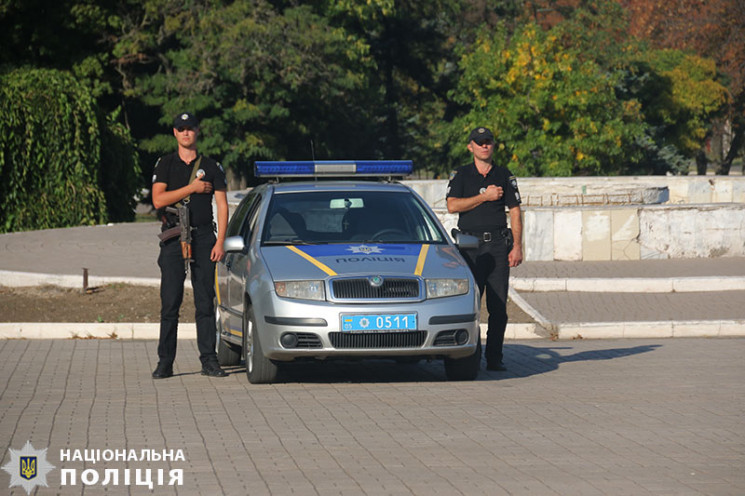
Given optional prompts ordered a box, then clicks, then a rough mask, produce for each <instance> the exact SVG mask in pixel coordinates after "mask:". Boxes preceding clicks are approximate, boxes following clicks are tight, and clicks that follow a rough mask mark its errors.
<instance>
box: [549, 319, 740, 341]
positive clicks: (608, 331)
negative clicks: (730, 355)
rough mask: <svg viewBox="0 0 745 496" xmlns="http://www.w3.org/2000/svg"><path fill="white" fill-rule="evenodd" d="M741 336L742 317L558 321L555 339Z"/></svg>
mask: <svg viewBox="0 0 745 496" xmlns="http://www.w3.org/2000/svg"><path fill="white" fill-rule="evenodd" d="M735 336H745V320H691V321H659V322H592V323H562V324H559V325H557V326H556V338H557V339H622V338H691V337H712V338H713V337H735Z"/></svg>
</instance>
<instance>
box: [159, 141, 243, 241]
mask: <svg viewBox="0 0 745 496" xmlns="http://www.w3.org/2000/svg"><path fill="white" fill-rule="evenodd" d="M201 157H202V162H201V163H200V164H199V169H201V170H203V171H204V176H202V181H206V182H209V183H212V186H213V191H214V190H226V189H227V185H228V182H227V180H226V179H225V171H224V170H223V168H222V165H220V164H219V163H217V162H215V161H214V160H212V159H211V158H209V157H206V156H204V155H202V156H201ZM197 159H198V157H197ZM197 159H194V161H192V162H189V163H188V164H187V163H186V162H184V161H183V160H181V158H180V157H179V156H178V152H174V153H171V154H169V155H165V156H163V157H161V158H159V159H158V162H157V163H156V164H155V170H153V184H155V183H166V185H167V186H166V191H173V190H176V189H179V188H183V187H184V186H186V185H187V184H189V182H190V181H189V179H191V172H192V170H193V169H194V162H195V161H196V160H197ZM212 195H213V193H212V192H210V193H192V194H191V196H190V197H189V221H190V223H191V225H192V227H200V226H207V225H210V224H212Z"/></svg>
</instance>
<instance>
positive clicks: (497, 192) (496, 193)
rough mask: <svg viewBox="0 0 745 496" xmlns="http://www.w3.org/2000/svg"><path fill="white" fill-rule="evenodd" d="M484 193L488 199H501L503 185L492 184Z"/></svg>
mask: <svg viewBox="0 0 745 496" xmlns="http://www.w3.org/2000/svg"><path fill="white" fill-rule="evenodd" d="M484 195H485V196H486V200H487V201H495V200H499V199H500V198H502V187H501V186H495V185H493V184H490V185H489V186H487V187H486V190H485V191H484Z"/></svg>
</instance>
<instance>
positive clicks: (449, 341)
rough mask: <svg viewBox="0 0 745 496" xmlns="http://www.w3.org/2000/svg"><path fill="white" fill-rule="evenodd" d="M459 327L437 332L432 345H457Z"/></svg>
mask: <svg viewBox="0 0 745 496" xmlns="http://www.w3.org/2000/svg"><path fill="white" fill-rule="evenodd" d="M456 332H458V330H457V329H451V330H449V331H441V332H438V333H437V336H436V337H435V340H434V342H433V343H432V346H455V345H456V344H457V343H456V342H455V333H456Z"/></svg>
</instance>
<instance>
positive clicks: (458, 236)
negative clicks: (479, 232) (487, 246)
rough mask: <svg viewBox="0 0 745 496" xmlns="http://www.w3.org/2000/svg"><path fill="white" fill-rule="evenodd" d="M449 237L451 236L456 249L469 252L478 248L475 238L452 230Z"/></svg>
mask: <svg viewBox="0 0 745 496" xmlns="http://www.w3.org/2000/svg"><path fill="white" fill-rule="evenodd" d="M451 235H452V236H453V241H454V242H455V245H456V246H457V247H458V248H461V249H464V250H470V249H475V248H478V247H479V238H477V237H476V236H471V235H470V234H463V233H462V232H460V231H459V230H457V229H453V231H452V232H451Z"/></svg>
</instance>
